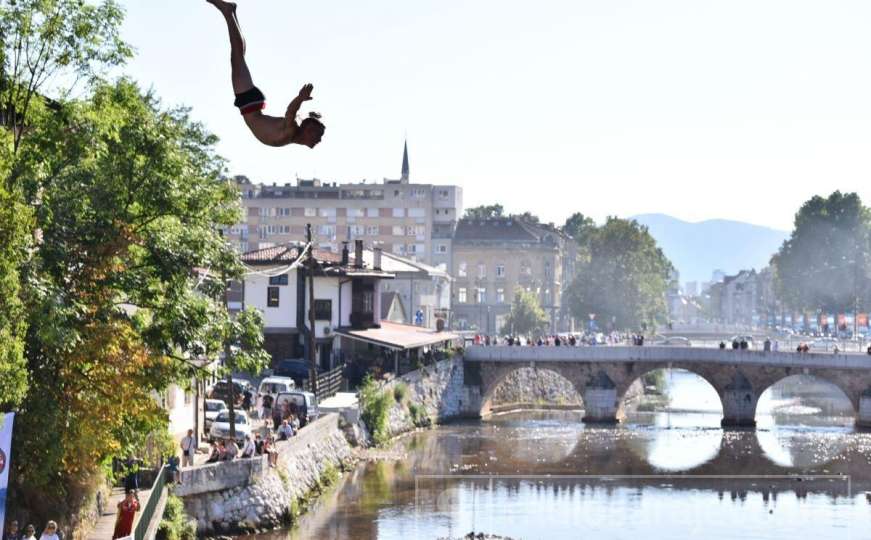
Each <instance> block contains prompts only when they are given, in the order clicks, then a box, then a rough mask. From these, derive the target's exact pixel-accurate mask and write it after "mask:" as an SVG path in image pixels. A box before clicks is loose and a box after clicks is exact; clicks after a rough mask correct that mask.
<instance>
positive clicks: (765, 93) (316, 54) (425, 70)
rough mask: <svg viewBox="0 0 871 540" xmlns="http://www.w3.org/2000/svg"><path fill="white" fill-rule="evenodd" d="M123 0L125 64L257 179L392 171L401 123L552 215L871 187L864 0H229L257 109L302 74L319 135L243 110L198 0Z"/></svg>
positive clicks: (719, 213) (739, 209) (208, 12)
mask: <svg viewBox="0 0 871 540" xmlns="http://www.w3.org/2000/svg"><path fill="white" fill-rule="evenodd" d="M122 3H123V4H124V5H126V7H127V10H128V17H127V22H126V24H125V31H124V34H125V37H126V39H127V40H128V41H130V42H131V43H132V44H133V45H134V46H135V47H136V49H137V52H138V55H137V57H136V59H135V60H134V61H133V62H132V63H131V64H130V66H128V69H127V72H128V73H130V74H131V75H132V76H133V77H135V78H136V79H138V80H139V81H141V82H142V83H143V84H144V85H146V86H153V87H154V88H155V89H156V90H157V92H158V93H159V95H161V96H163V97H164V99H165V101H166V103H167V104H187V105H190V106H191V107H193V114H194V116H195V117H196V118H197V119H200V120H202V121H203V122H204V123H205V124H206V125H207V126H208V127H209V128H210V129H211V130H212V131H214V132H215V133H217V134H218V135H219V136H220V138H221V143H220V146H219V151H220V152H221V154H222V155H224V156H225V157H226V158H227V159H228V160H229V169H230V172H231V173H234V174H236V173H238V174H246V175H248V176H250V177H252V178H253V179H254V180H256V181H262V182H280V183H281V182H287V181H292V180H293V179H294V178H295V177H296V176H297V175H298V176H300V177H306V178H309V177H312V176H316V177H318V178H321V179H324V180H330V181H333V180H339V181H352V180H361V179H363V178H366V179H369V180H370V181H372V180H380V179H382V178H384V177H385V176H387V177H394V178H395V177H398V176H399V172H400V171H399V169H400V164H401V151H402V141H403V138H404V136H405V134H406V133H407V134H408V140H409V151H410V155H411V167H412V179H413V180H416V181H420V182H433V183H446V184H459V185H461V186H463V189H464V195H465V204H466V206H472V205H476V204H482V203H490V202H501V203H502V204H504V205H505V206H506V207H507V208H508V209H509V210H510V211H516V212H520V211H523V210H530V211H532V212H534V213H537V214H539V215H540V216H541V217H542V218H544V219H545V220H549V221H550V220H552V221H562V220H564V219H565V217H566V216H567V215H568V214H570V213H572V212H575V211H581V212H584V213H585V214H588V215H591V216H593V217H594V218H596V219H597V220H600V219H602V218H603V217H604V216H606V215H609V214H615V215H620V216H628V215H632V214H638V213H646V212H663V213H668V214H672V215H674V216H677V217H680V218H683V219H687V220H690V221H697V220H702V219H708V218H729V219H738V220H743V221H749V222H752V223H758V224H763V225H770V226H773V227H777V228H782V229H787V228H789V227H790V225H791V222H792V217H793V215H794V213H795V211H796V210H797V208H798V206H799V205H800V204H801V202H802V201H804V200H805V199H806V198H808V197H809V196H811V195H813V194H818V193H828V192H830V191H832V190H834V189H841V190H850V191H858V192H859V193H860V194H861V195H862V196H863V198H864V199H865V200H866V202H869V203H871V186H869V183H868V179H869V178H871V2H868V1H867V0H865V1H863V0H855V1H838V0H819V1H801V0H752V1H749V0H730V1H725V0H721V1H699V0H685V1H679V0H657V1H650V0H638V1H629V0H607V1H605V0H596V1H589V0H565V1H563V0H535V1H531V0H527V1H524V2H520V1H513V0H411V1H409V0H405V1H400V0H366V1H360V0H353V1H352V0H341V1H340V0H315V1H309V2H303V1H301V0H247V1H246V0H239V4H240V6H239V17H240V20H241V22H242V26H243V30H244V31H245V35H246V37H247V40H248V59H249V63H250V66H251V70H252V73H253V75H254V80H255V82H256V84H257V85H258V86H259V87H260V88H261V89H262V90H263V91H264V93H265V94H266V96H267V99H268V103H269V108H268V111H267V112H271V113H273V114H276V115H281V114H283V111H284V109H285V107H286V106H287V103H288V101H289V100H290V99H292V98H293V96H295V95H296V92H297V91H298V89H299V87H300V86H301V85H302V84H303V83H305V82H309V81H310V82H312V83H314V85H315V92H314V96H315V101H313V102H310V103H311V104H310V106H309V107H310V108H312V109H315V110H318V111H320V112H322V113H323V115H324V121H325V123H326V124H327V132H326V136H325V137H324V141H323V143H322V144H321V145H320V146H318V147H317V148H316V149H315V150H309V149H307V148H303V147H300V146H296V147H293V148H282V149H275V148H268V147H265V146H262V145H260V144H259V143H258V142H256V141H255V140H254V139H253V137H252V136H251V135H250V133H249V132H248V131H247V129H246V128H245V126H244V124H243V122H242V119H241V117H240V115H239V113H238V111H237V110H236V109H235V108H233V106H232V101H233V93H232V89H231V87H230V73H229V71H230V70H229V61H228V57H229V45H228V42H227V35H226V29H225V26H224V23H223V19H222V18H221V17H220V15H219V13H218V12H217V11H216V10H215V9H214V8H213V7H212V6H211V5H209V4H207V3H206V2H205V0H122ZM307 110H308V109H304V112H305V111H307Z"/></svg>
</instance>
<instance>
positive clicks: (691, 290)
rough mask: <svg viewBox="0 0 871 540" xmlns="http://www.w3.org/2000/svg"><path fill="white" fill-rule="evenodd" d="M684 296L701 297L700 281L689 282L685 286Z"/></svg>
mask: <svg viewBox="0 0 871 540" xmlns="http://www.w3.org/2000/svg"><path fill="white" fill-rule="evenodd" d="M684 294H685V295H687V296H698V295H699V282H698V281H687V282H686V285H684Z"/></svg>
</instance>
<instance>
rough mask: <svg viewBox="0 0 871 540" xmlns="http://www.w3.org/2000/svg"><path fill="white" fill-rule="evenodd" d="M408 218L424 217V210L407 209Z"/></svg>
mask: <svg viewBox="0 0 871 540" xmlns="http://www.w3.org/2000/svg"><path fill="white" fill-rule="evenodd" d="M408 217H426V208H409V209H408Z"/></svg>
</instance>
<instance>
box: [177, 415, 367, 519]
mask: <svg viewBox="0 0 871 540" xmlns="http://www.w3.org/2000/svg"><path fill="white" fill-rule="evenodd" d="M278 450H279V458H278V467H276V468H271V467H269V466H268V463H267V462H266V458H265V457H262V458H255V459H250V460H238V461H233V462H229V463H217V464H211V465H204V466H201V467H196V468H192V469H186V470H184V471H183V472H182V485H181V486H178V487H177V488H176V489H175V493H176V494H177V495H180V496H181V497H182V498H183V500H184V503H185V509H186V511H187V513H188V514H189V515H190V516H192V517H193V518H195V519H196V520H197V532H198V534H200V535H219V534H220V535H229V534H238V533H249V532H255V531H258V530H268V529H273V528H276V527H281V526H283V525H287V524H288V523H289V522H290V519H291V509H292V508H293V506H294V504H295V502H297V501H299V500H300V499H301V498H304V497H306V496H308V494H309V493H310V492H311V491H312V489H313V488H315V487H316V486H317V485H318V484H319V482H320V480H321V477H322V476H323V474H324V472H325V471H326V470H327V469H328V468H334V469H341V467H342V464H343V463H346V462H348V461H349V460H350V459H351V457H352V455H351V454H352V451H351V445H350V444H349V443H348V440H347V439H346V438H345V435H344V433H343V432H342V430H341V429H340V427H339V416H338V415H337V414H328V415H326V416H324V417H322V418H320V419H318V420H317V421H316V422H313V423H312V424H310V425H308V426H306V427H305V428H303V429H302V430H300V431H299V435H297V436H296V437H293V438H292V439H290V440H289V441H280V442H279V443H278Z"/></svg>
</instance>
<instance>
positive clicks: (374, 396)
mask: <svg viewBox="0 0 871 540" xmlns="http://www.w3.org/2000/svg"><path fill="white" fill-rule="evenodd" d="M394 399H395V398H393V397H391V396H390V395H389V394H388V393H387V392H383V391H381V390H380V389H379V388H378V385H377V384H376V383H375V381H374V380H372V377H371V376H369V375H366V377H365V378H364V379H363V384H362V385H361V386H360V404H361V405H362V407H363V411H362V415H361V416H362V418H363V423H364V424H366V429H368V430H369V433H370V434H371V435H372V440H373V441H374V442H375V444H377V445H382V444H384V443H386V442H387V440H388V439H389V438H390V433H389V426H388V424H387V417H388V413H389V411H390V407H392V406H393V401H394Z"/></svg>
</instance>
